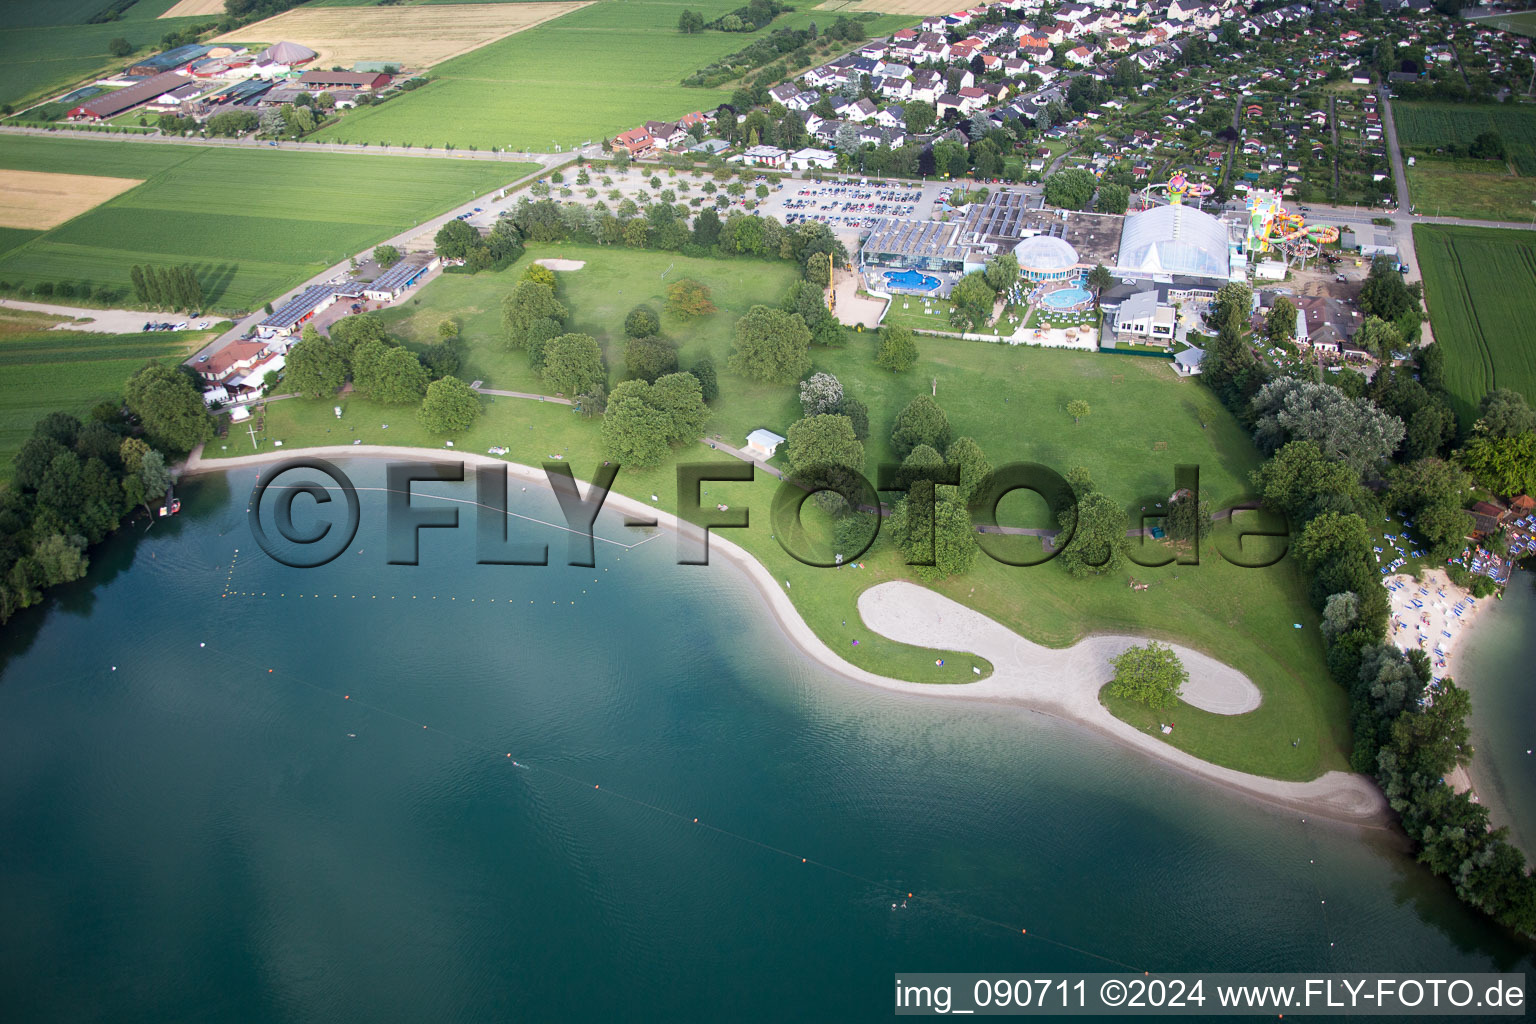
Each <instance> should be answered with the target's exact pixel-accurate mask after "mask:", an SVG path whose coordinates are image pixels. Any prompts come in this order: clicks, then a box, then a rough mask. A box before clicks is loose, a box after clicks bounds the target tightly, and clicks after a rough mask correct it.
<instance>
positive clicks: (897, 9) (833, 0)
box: [816, 0, 956, 17]
mask: <svg viewBox="0 0 1536 1024" xmlns="http://www.w3.org/2000/svg"><path fill="white" fill-rule="evenodd" d="M816 10H818V11H831V12H833V13H834V14H846V15H848V16H850V17H851V16H853V15H855V14H864V13H866V12H873V13H875V14H915V15H919V16H923V15H929V14H953V13H954V12H955V10H956V8H955V5H954V0H823V2H822V3H819V4H817V5H816Z"/></svg>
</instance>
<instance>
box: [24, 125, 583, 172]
mask: <svg viewBox="0 0 1536 1024" xmlns="http://www.w3.org/2000/svg"><path fill="white" fill-rule="evenodd" d="M0 134H10V135H46V136H48V137H49V138H55V139H59V138H63V139H93V140H95V141H97V142H103V141H111V142H140V143H155V144H159V145H164V146H215V147H222V148H224V149H260V150H270V149H281V150H288V151H290V152H293V151H295V150H297V151H299V152H303V153H351V154H353V155H358V154H363V155H372V156H416V157H426V158H429V159H437V160H499V161H506V162H508V163H536V164H541V165H543V166H545V167H553V166H555V165H556V164H561V163H565V162H566V161H567V160H570V159H572V158H573V157H575V156H576V155H577V153H576V151H574V150H573V151H570V152H566V153H516V152H508V151H505V150H484V149H481V150H473V149H426V148H423V147H421V146H373V145H368V144H366V143H362V142H293V141H289V142H278V143H276V144H274V143H271V142H267V141H264V140H261V139H247V138H241V139H221V138H202V137H193V138H184V137H182V136H179V135H154V134H138V133H134V132H124V133H110V132H88V131H80V130H78V129H70V128H58V129H55V130H51V131H50V130H49V129H46V128H25V127H21V126H18V125H0ZM598 152H600V149H599V148H598V147H596V146H593V147H589V148H588V149H587V150H586V151H585V153H586V155H587V156H589V157H590V156H592V155H593V154H594V153H598Z"/></svg>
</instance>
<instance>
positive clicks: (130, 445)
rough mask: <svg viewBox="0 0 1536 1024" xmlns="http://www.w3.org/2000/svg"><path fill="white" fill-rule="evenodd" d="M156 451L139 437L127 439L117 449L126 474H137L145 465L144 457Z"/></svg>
mask: <svg viewBox="0 0 1536 1024" xmlns="http://www.w3.org/2000/svg"><path fill="white" fill-rule="evenodd" d="M152 451H154V449H153V448H151V447H150V446H149V445H148V444H146V443H145V442H144V441H143V440H142V439H140V438H137V437H125V438H123V443H122V444H121V445H120V446H119V447H118V449H117V458H118V461H119V462H121V463H122V464H123V471H124V472H125V473H137V472H138V471H139V470H140V468H142V467H143V465H144V456H146V455H148V454H149V453H150V452H152Z"/></svg>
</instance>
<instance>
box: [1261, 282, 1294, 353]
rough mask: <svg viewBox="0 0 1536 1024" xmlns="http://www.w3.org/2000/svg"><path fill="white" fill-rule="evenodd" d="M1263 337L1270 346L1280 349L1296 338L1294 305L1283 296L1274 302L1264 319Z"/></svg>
mask: <svg viewBox="0 0 1536 1024" xmlns="http://www.w3.org/2000/svg"><path fill="white" fill-rule="evenodd" d="M1264 336H1265V337H1266V338H1268V339H1269V343H1270V344H1271V345H1279V346H1281V347H1284V346H1286V345H1289V344H1290V343H1291V342H1292V341H1293V340H1295V338H1296V304H1295V303H1294V302H1292V301H1291V300H1290V299H1288V298H1286V297H1285V296H1284V295H1282V296H1280V297H1279V298H1278V299H1276V300H1275V304H1274V305H1273V306H1271V307H1269V313H1268V314H1267V315H1266V316H1265V317H1264Z"/></svg>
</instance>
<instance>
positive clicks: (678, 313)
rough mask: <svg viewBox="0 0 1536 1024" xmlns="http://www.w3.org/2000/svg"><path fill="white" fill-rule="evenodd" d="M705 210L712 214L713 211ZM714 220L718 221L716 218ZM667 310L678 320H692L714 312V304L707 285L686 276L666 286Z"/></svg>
mask: <svg viewBox="0 0 1536 1024" xmlns="http://www.w3.org/2000/svg"><path fill="white" fill-rule="evenodd" d="M707 212H710V213H711V215H713V211H707ZM699 216H700V217H702V216H703V214H702V213H701V214H700V215H699ZM716 220H717V222H718V218H716ZM667 312H668V313H671V314H672V315H673V316H675V317H677V318H678V319H679V320H692V319H693V318H694V317H699V316H704V315H706V314H709V313H713V312H715V304H714V303H713V302H711V301H710V292H709V286H708V285H706V284H700V283H699V282H698V281H695V280H693V279H692V278H687V277H685V278H682V279H681V280H678V281H674V282H672V283H671V284H670V285H668V286H667Z"/></svg>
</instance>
